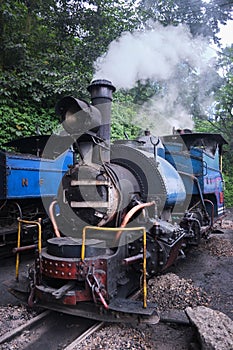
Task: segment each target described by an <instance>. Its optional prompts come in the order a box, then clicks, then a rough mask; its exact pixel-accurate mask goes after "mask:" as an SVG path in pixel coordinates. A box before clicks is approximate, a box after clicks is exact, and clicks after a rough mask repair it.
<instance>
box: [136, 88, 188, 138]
mask: <svg viewBox="0 0 233 350" xmlns="http://www.w3.org/2000/svg"><path fill="white" fill-rule="evenodd" d="M178 91H179V90H178V89H177V86H176V85H173V84H172V83H171V84H169V86H168V87H167V91H166V93H165V94H164V95H163V96H159V95H158V96H154V97H153V98H151V99H150V100H149V101H147V102H146V103H144V104H143V106H141V107H140V108H138V111H137V115H136V117H135V118H134V122H135V124H136V125H137V126H139V127H140V128H141V129H145V128H146V127H147V128H149V129H150V131H151V132H152V133H153V134H154V135H158V136H159V135H166V134H171V133H172V132H173V128H175V129H183V128H185V129H191V130H192V129H193V126H194V122H193V120H192V116H191V115H190V114H188V112H187V111H186V110H185V108H184V107H183V106H182V105H181V104H177V102H176V100H177V95H178Z"/></svg>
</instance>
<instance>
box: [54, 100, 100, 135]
mask: <svg viewBox="0 0 233 350" xmlns="http://www.w3.org/2000/svg"><path fill="white" fill-rule="evenodd" d="M56 114H57V115H59V116H60V118H61V121H62V123H63V126H64V129H65V130H66V131H67V132H68V133H69V134H71V135H81V134H83V133H85V132H87V131H88V130H95V129H98V128H99V126H100V125H101V113H100V111H99V110H98V109H97V108H95V107H93V106H90V105H89V104H88V103H87V102H86V101H83V100H80V99H76V98H74V97H72V96H66V97H64V98H63V99H62V100H61V101H59V102H58V104H57V105H56Z"/></svg>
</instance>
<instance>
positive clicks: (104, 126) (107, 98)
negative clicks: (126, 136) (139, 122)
mask: <svg viewBox="0 0 233 350" xmlns="http://www.w3.org/2000/svg"><path fill="white" fill-rule="evenodd" d="M87 90H88V91H89V92H90V94H91V101H92V105H93V106H95V107H96V108H98V109H99V111H100V113H101V115H102V122H101V125H100V128H99V130H98V136H99V137H100V138H101V139H103V140H104V141H105V145H106V146H107V148H109V149H110V134H111V102H112V93H113V92H114V91H115V90H116V89H115V87H114V86H113V85H112V83H111V82H110V81H109V80H104V79H98V80H93V81H92V83H91V85H89V86H88V88H87ZM102 161H105V162H109V161H110V151H109V150H105V149H103V152H102Z"/></svg>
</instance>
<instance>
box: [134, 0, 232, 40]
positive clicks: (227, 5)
mask: <svg viewBox="0 0 233 350" xmlns="http://www.w3.org/2000/svg"><path fill="white" fill-rule="evenodd" d="M139 6H140V8H141V10H142V13H143V15H142V18H143V19H142V21H143V23H145V21H146V20H149V19H150V20H151V19H153V20H154V21H159V22H160V23H162V24H163V25H170V24H172V25H178V24H180V23H182V24H187V26H188V27H189V28H190V31H191V33H192V34H193V35H194V36H197V35H203V36H204V37H208V38H212V39H214V41H215V42H218V41H219V40H218V38H217V34H218V32H219V23H221V24H226V22H227V20H228V19H232V9H233V4H232V1H231V0H210V1H203V0H195V1H193V0H165V1H161V0H141V1H140V5H139Z"/></svg>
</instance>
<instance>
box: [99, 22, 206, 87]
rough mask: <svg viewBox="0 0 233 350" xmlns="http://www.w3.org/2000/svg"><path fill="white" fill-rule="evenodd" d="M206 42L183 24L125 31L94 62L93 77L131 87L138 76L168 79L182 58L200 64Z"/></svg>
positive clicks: (140, 78) (142, 78)
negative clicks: (193, 36) (196, 36)
mask: <svg viewBox="0 0 233 350" xmlns="http://www.w3.org/2000/svg"><path fill="white" fill-rule="evenodd" d="M204 47H206V44H203V40H202V39H200V38H197V39H193V38H192V35H191V34H190V32H189V30H188V29H187V27H185V26H181V25H180V26H177V27H174V26H167V27H163V26H162V25H159V24H155V26H154V28H153V29H152V30H148V31H143V32H141V31H140V32H139V31H135V32H133V33H129V32H125V33H123V34H122V36H121V37H120V38H119V39H117V40H114V41H113V42H112V43H111V44H110V45H109V49H108V52H107V53H106V54H105V55H104V56H102V57H100V58H99V59H98V60H97V61H96V63H95V68H96V73H95V79H98V78H102V79H103V78H104V79H108V80H111V81H112V82H113V83H114V85H115V86H116V87H117V88H124V89H130V88H132V87H134V86H135V84H136V82H137V81H138V80H140V81H145V80H147V79H152V80H156V81H164V80H168V79H170V78H171V77H172V75H173V73H174V70H175V67H176V66H177V64H178V63H180V62H181V61H188V62H189V64H190V65H191V66H192V67H197V68H200V58H201V54H202V53H203V50H204Z"/></svg>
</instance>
